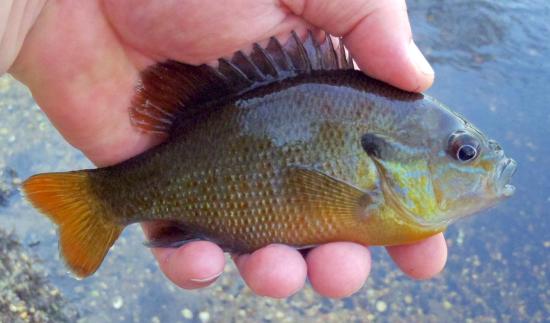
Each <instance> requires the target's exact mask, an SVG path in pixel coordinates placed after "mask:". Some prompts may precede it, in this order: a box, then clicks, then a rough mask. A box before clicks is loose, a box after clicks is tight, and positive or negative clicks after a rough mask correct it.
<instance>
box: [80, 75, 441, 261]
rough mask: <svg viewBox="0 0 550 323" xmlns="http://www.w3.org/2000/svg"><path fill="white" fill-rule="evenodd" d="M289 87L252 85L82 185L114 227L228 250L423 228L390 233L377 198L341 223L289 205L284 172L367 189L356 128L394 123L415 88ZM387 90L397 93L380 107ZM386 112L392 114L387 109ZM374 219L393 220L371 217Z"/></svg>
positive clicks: (337, 82) (357, 83) (368, 167)
mask: <svg viewBox="0 0 550 323" xmlns="http://www.w3.org/2000/svg"><path fill="white" fill-rule="evenodd" d="M293 83H294V84H290V85H284V84H282V85H279V84H277V85H275V86H272V87H271V88H269V89H264V88H262V89H259V90H257V91H253V92H252V93H249V94H247V95H246V96H245V97H243V98H239V99H236V100H230V101H229V102H228V103H225V104H221V107H220V108H216V109H213V110H212V111H211V112H208V113H205V114H204V115H199V116H196V118H193V120H191V121H190V122H187V123H186V122H183V124H182V125H181V126H180V127H179V129H178V132H177V133H175V134H172V137H171V138H170V139H169V140H168V141H167V142H166V143H165V144H163V145H161V146H160V147H157V148H155V149H153V150H151V151H149V152H147V153H145V154H144V155H143V156H140V157H139V158H137V159H136V160H130V161H128V162H125V163H122V164H120V165H117V166H114V167H110V168H106V169H101V170H98V171H96V172H94V173H93V176H91V178H90V180H91V182H92V185H93V187H94V191H95V192H96V194H97V196H98V197H99V198H100V199H101V200H103V201H105V202H106V203H107V204H108V205H109V207H110V208H111V209H112V212H111V213H113V214H117V218H116V220H117V221H119V223H120V224H123V225H124V224H129V223H133V222H141V221H147V220H159V219H163V220H173V221H177V222H179V223H180V224H181V227H182V229H183V230H188V231H189V233H190V234H192V235H196V236H197V237H201V238H205V239H210V240H212V241H215V242H218V243H220V244H221V245H222V246H223V247H225V248H226V249H227V250H231V251H234V252H248V251H251V250H254V249H257V248H259V247H261V246H264V245H267V244H269V243H274V242H279V243H285V244H289V245H293V246H305V245H313V244H319V243H322V242H327V241H336V240H351V241H356V242H360V243H364V244H376V245H388V244H398V243H403V242H410V241H411V240H416V239H419V238H421V237H424V236H425V235H426V234H430V233H433V232H434V230H433V228H429V230H428V229H424V228H422V227H421V226H415V229H416V230H419V231H423V232H422V233H419V232H415V233H414V234H413V235H412V236H407V235H406V234H403V232H402V230H403V229H397V230H396V231H397V232H401V234H396V235H389V234H388V228H386V226H388V227H391V226H392V225H399V222H400V221H401V222H402V221H404V220H403V219H400V218H397V215H396V214H394V213H395V210H393V209H392V208H391V207H388V206H384V207H381V208H380V209H379V210H378V212H380V213H381V214H379V215H378V216H377V217H374V219H372V220H371V221H369V219H368V217H369V215H368V214H364V215H362V216H357V217H353V218H350V219H342V218H341V215H339V214H337V213H333V212H331V211H330V210H324V209H321V208H319V207H316V206H315V205H311V203H306V202H303V201H300V200H298V201H296V199H300V198H301V197H300V196H299V194H297V193H296V192H295V190H296V185H294V183H293V182H292V178H291V177H292V176H294V174H293V172H294V170H295V169H299V168H306V169H311V170H315V171H318V172H320V173H323V174H326V175H329V176H331V177H334V178H338V179H340V180H341V181H343V182H345V183H349V184H350V185H353V186H356V187H363V188H367V189H369V188H370V190H371V193H372V192H377V191H378V192H379V191H380V190H381V188H380V183H379V182H380V178H379V177H378V175H377V171H376V167H375V165H374V163H373V161H372V159H371V158H369V156H368V155H367V154H365V151H364V149H363V147H362V146H361V138H360V137H361V134H363V133H367V132H369V131H379V130H380V127H384V129H388V128H389V127H396V128H400V123H401V122H399V120H402V119H403V117H404V116H405V114H407V113H410V114H413V115H414V111H415V110H417V109H418V107H420V106H421V105H422V100H423V96H422V95H418V94H410V93H403V92H400V93H392V91H395V92H397V90H395V89H393V88H388V87H387V86H386V85H384V84H382V83H379V82H376V81H374V80H372V79H369V78H368V77H366V76H364V75H362V74H360V73H359V72H354V71H345V72H344V73H342V72H341V71H332V72H327V73H324V75H323V74H321V75H318V76H315V77H310V78H305V79H303V80H300V82H293ZM255 92H257V93H255ZM392 94H393V95H392ZM396 94H397V95H401V96H402V97H403V99H405V100H404V103H403V104H401V106H399V107H392V105H391V104H388V103H389V101H391V100H394V99H391V98H390V97H392V96H393V97H395V96H396ZM395 109H400V110H401V111H399V113H398V115H396V114H397V113H396V112H395V111H390V110H395ZM205 110H209V109H205ZM209 111H210V110H209ZM379 194H381V193H380V192H379ZM381 206H382V205H381ZM394 217H396V218H397V219H394V220H392V218H394ZM379 218H382V219H383V221H391V222H392V223H393V224H392V225H386V224H383V225H382V224H381V223H377V222H380V221H382V220H380V219H379ZM374 220H376V221H374ZM373 221H374V222H373ZM371 222H372V223H371ZM403 225H405V224H403ZM406 225H409V226H414V223H413V222H412V221H410V223H407V224H406ZM438 229H440V228H438ZM377 232H378V233H377Z"/></svg>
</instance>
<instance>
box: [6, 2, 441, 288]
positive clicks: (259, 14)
mask: <svg viewBox="0 0 550 323" xmlns="http://www.w3.org/2000/svg"><path fill="white" fill-rule="evenodd" d="M307 28H320V29H323V30H326V31H328V32H330V33H331V34H333V35H336V36H342V37H343V38H344V41H345V43H346V45H347V47H348V48H349V50H350V52H351V53H352V54H353V56H354V58H355V60H356V62H357V65H358V67H359V68H360V69H361V70H362V71H364V72H365V73H367V74H368V75H370V76H373V77H375V78H378V79H380V80H383V81H386V82H388V83H391V84H393V85H395V86H397V87H400V88H402V89H404V90H409V91H423V90H425V89H426V88H428V87H429V86H430V85H431V84H432V82H433V78H434V73H433V70H432V69H431V67H430V66H429V64H428V63H427V62H426V61H425V59H424V57H423V56H422V54H421V53H420V51H419V50H418V49H417V47H416V46H415V45H414V42H412V35H411V29H410V25H409V21H408V16H407V11H406V6H405V3H404V1H399V0H384V1H382V0H341V1H330V0H301V1H300V0H296V1H294V0H286V1H276V0H272V1H267V0H231V1H214V0H203V1H184V0H179V1H178V0H165V1H156V0H138V1H136V0H102V1H101V0H90V1H69V0H49V1H46V0H27V1H22V0H4V1H2V3H1V4H0V37H2V38H0V40H1V41H0V53H1V55H0V74H1V73H2V72H6V71H7V72H9V73H11V74H12V75H13V76H15V77H16V78H17V79H18V80H20V81H21V82H23V83H24V84H25V85H27V86H28V87H29V88H30V90H31V91H32V94H33V96H34V98H35V99H36V102H37V103H38V104H39V105H40V107H41V108H42V109H43V111H44V112H45V113H46V114H47V115H48V117H49V118H50V120H51V121H52V123H53V124H54V125H55V126H56V127H57V129H58V130H59V131H60V132H61V134H62V135H63V136H64V137H65V139H66V140H67V141H68V142H69V143H70V144H72V145H73V146H74V147H76V148H78V149H80V150H81V151H82V152H84V154H86V156H87V157H88V158H90V160H92V161H93V162H94V163H95V164H96V165H98V166H105V165H111V164H115V163H118V162H121V161H123V160H125V159H128V158H130V157H132V156H134V155H136V154H139V153H141V152H143V151H144V150H146V149H147V148H149V147H151V146H153V145H155V144H157V143H158V142H160V141H161V140H162V138H160V137H158V136H153V135H150V134H146V133H142V132H139V131H137V130H136V129H134V128H132V126H131V124H130V121H129V118H128V107H129V105H130V100H131V97H132V94H133V87H134V85H135V83H136V81H137V79H138V76H139V71H140V70H142V69H143V68H145V67H146V66H148V65H150V64H153V63H155V62H157V61H162V60H165V59H167V58H171V59H176V60H180V61H183V62H186V63H190V64H201V63H209V62H212V61H214V60H215V59H216V58H218V57H221V56H228V55H230V54H231V53H232V52H234V51H236V50H239V49H244V50H246V49H247V48H248V47H249V46H250V45H251V44H252V43H254V42H262V41H266V40H267V39H269V37H271V36H278V37H280V38H286V37H288V34H289V32H290V31H291V30H296V31H297V32H298V33H301V34H303V33H304V32H305V30H306V29H307ZM144 229H145V232H146V233H147V231H148V230H152V229H154V228H153V227H151V226H144ZM152 251H153V254H154V255H155V257H156V259H157V261H158V263H159V266H160V268H161V270H162V271H163V272H164V274H165V275H166V276H167V277H168V279H170V280H171V281H172V282H174V284H176V285H178V286H180V287H182V288H186V289H195V288H201V287H205V286H208V285H210V284H212V283H213V282H214V281H215V280H216V278H217V277H218V276H219V275H220V274H221V273H222V271H223V268H224V265H225V258H224V254H223V252H222V250H221V249H220V248H219V247H218V246H217V245H215V244H213V243H211V242H207V241H199V242H190V243H188V244H186V245H184V246H182V247H180V248H178V249H153V250H152ZM387 251H388V252H389V254H390V256H391V257H392V258H393V260H394V261H395V263H396V265H397V266H398V267H399V268H400V269H401V270H402V271H403V272H404V273H405V274H407V275H409V276H410V277H412V278H415V279H427V278H430V277H433V276H434V275H436V274H437V273H439V272H440V271H441V270H442V268H443V267H444V264H445V261H446V258H447V247H446V244H445V240H444V238H443V235H442V234H438V235H435V236H433V237H431V238H428V239H426V240H424V241H421V242H419V243H416V244H412V245H406V246H396V247H388V248H387ZM234 260H235V263H236V265H237V267H238V268H239V271H240V273H241V276H242V277H243V279H244V280H245V282H246V283H247V285H248V286H249V287H250V288H251V289H252V290H253V291H254V292H255V293H256V294H258V295H264V296H270V297H276V298H284V297H288V296H290V295H292V294H294V293H296V292H297V291H298V290H300V289H301V288H302V287H303V286H304V284H305V280H306V277H307V278H309V281H310V282H311V285H312V286H313V288H314V289H315V290H316V291H317V292H318V293H319V294H321V295H324V296H328V297H335V298H337V297H344V296H348V295H351V294H353V293H354V292H356V291H357V290H358V289H359V288H361V286H362V285H363V284H364V283H365V280H366V279H367V277H368V275H369V271H370V267H371V258H370V252H369V250H368V249H367V247H366V246H362V245H358V244H354V243H349V242H337V243H328V244H325V245H322V246H318V247H316V248H314V249H313V250H311V251H310V252H309V253H308V255H307V256H306V257H305V258H304V257H303V256H302V255H301V254H300V253H299V252H298V251H296V250H295V249H293V248H290V247H287V246H284V245H271V246H268V247H265V248H262V249H260V250H257V251H256V252H254V253H252V254H247V255H241V256H235V257H234Z"/></svg>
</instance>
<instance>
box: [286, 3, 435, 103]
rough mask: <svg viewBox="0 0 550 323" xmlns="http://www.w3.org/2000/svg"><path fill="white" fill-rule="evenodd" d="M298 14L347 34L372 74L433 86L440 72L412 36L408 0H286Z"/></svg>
mask: <svg viewBox="0 0 550 323" xmlns="http://www.w3.org/2000/svg"><path fill="white" fill-rule="evenodd" d="M283 3H284V4H285V5H286V6H287V7H288V8H289V10H291V11H292V12H293V13H294V14H295V15H297V16H301V17H302V18H303V19H305V20H306V21H308V22H309V23H311V24H313V25H315V26H317V27H318V28H320V29H323V30H325V31H328V32H329V33H331V34H333V35H335V36H342V37H343V38H344V42H345V44H346V46H347V47H348V49H349V50H350V52H351V54H352V56H353V57H354V59H355V61H356V63H357V65H358V66H359V68H360V69H361V70H362V71H364V72H365V73H366V74H368V75H370V76H372V77H374V78H376V79H379V80H382V81H385V82H387V83H390V84H392V85H394V86H396V87H399V88H401V89H403V90H407V91H415V92H420V91H423V90H425V89H427V88H428V87H430V86H431V84H432V83H433V80H434V71H433V69H432V68H431V66H430V64H429V63H428V61H427V60H426V59H425V58H424V56H423V55H422V53H420V50H419V49H418V47H417V46H416V44H415V43H414V41H413V39H412V32H411V26H410V24H409V18H408V15H407V6H406V4H405V1H404V0H384V1H380V0H342V1H331V0H284V1H283Z"/></svg>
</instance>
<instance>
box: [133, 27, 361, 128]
mask: <svg viewBox="0 0 550 323" xmlns="http://www.w3.org/2000/svg"><path fill="white" fill-rule="evenodd" d="M218 63H219V64H218V67H215V68H214V67H211V66H209V65H200V66H192V65H188V64H184V63H180V62H177V61H173V60H168V61H166V62H163V63H158V64H155V65H153V66H151V67H149V68H147V69H145V70H144V71H143V72H142V73H141V81H140V83H139V84H138V86H137V89H136V94H135V96H134V98H133V101H132V106H131V107H130V118H131V120H132V123H133V124H134V126H136V127H137V128H139V129H141V130H143V131H146V132H157V133H169V132H170V129H171V128H172V123H173V122H174V120H175V119H176V118H185V117H186V116H189V115H193V114H195V113H197V110H196V109H194V108H191V107H196V106H198V105H200V104H202V103H206V102H208V101H212V100H214V99H220V98H223V97H227V96H232V95H238V94H241V93H244V92H246V91H250V90H252V89H254V88H257V87H260V86H263V85H266V84H269V83H273V82H278V81H282V80H284V79H288V78H292V77H295V76H298V75H304V74H309V73H311V72H312V71H320V70H325V71H327V70H337V69H353V61H352V59H351V57H350V56H346V53H345V50H344V46H343V44H342V41H341V40H340V39H339V40H338V41H337V44H336V46H335V45H334V44H333V41H332V37H330V36H329V35H328V34H326V36H325V40H324V41H323V42H322V43H319V42H318V41H316V40H315V37H314V36H313V34H312V32H311V31H310V32H308V35H307V37H306V39H305V40H304V41H302V40H300V38H299V37H298V35H296V33H295V32H292V34H291V37H290V38H289V39H288V41H287V42H286V43H285V44H284V45H281V43H280V42H279V41H278V40H277V39H276V38H275V37H272V38H271V39H270V40H269V42H268V44H267V46H265V47H261V46H260V45H258V44H254V45H253V49H252V52H251V53H250V54H249V55H247V54H245V53H243V52H241V51H239V52H236V53H235V54H234V55H233V57H232V58H231V59H229V60H228V59H225V58H220V59H219V60H218Z"/></svg>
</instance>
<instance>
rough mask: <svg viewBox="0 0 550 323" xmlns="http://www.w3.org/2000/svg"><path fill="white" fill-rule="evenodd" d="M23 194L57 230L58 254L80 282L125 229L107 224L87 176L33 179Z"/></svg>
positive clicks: (81, 173) (72, 174)
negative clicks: (55, 225) (57, 227)
mask: <svg viewBox="0 0 550 323" xmlns="http://www.w3.org/2000/svg"><path fill="white" fill-rule="evenodd" d="M23 190H24V192H25V195H26V196H27V199H28V200H30V201H31V203H32V204H33V205H34V207H36V208H37V209H39V210H40V211H42V212H43V213H44V214H46V215H47V216H48V217H49V218H50V219H51V220H52V221H53V222H54V223H55V224H57V225H58V226H59V252H60V255H61V257H62V258H63V259H64V260H65V261H66V263H67V265H68V267H69V268H70V269H71V271H72V272H73V273H74V274H75V275H76V276H78V277H80V278H84V277H87V276H90V275H91V274H93V273H94V272H95V271H96V270H97V268H99V266H100V265H101V263H102V262H103V259H104V258H105V255H106V254H107V251H108V250H109V248H110V247H111V246H112V245H113V243H114V242H115V241H116V239H117V238H118V236H119V235H120V233H121V232H122V230H123V228H124V227H123V226H121V225H119V224H116V223H113V222H110V221H109V220H108V217H107V214H105V208H104V207H103V206H102V205H101V202H100V201H99V200H97V198H96V197H95V196H94V195H93V194H92V192H91V190H90V185H89V177H88V174H87V172H86V171H77V172H67V173H47V174H38V175H34V176H32V177H30V178H29V179H27V180H26V181H25V182H24V183H23Z"/></svg>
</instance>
